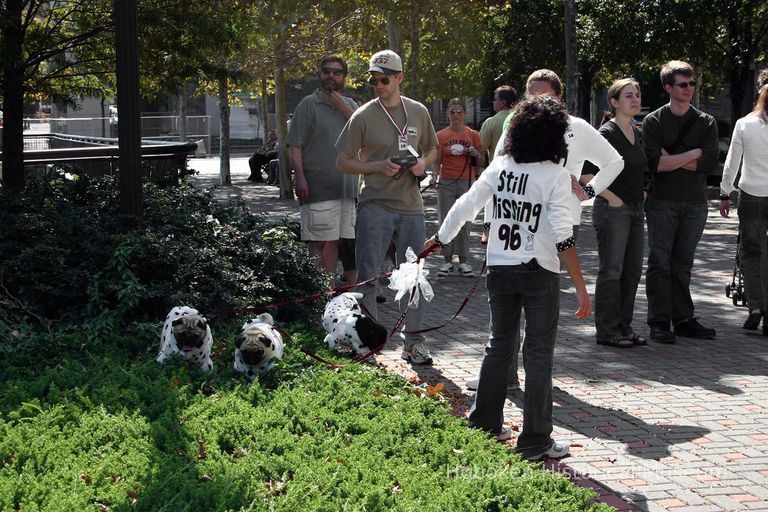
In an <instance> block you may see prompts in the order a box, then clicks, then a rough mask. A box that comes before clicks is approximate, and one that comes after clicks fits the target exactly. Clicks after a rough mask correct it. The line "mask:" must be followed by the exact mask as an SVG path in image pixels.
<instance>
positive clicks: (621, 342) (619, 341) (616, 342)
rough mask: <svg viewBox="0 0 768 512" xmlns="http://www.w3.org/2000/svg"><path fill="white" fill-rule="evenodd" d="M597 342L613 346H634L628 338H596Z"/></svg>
mask: <svg viewBox="0 0 768 512" xmlns="http://www.w3.org/2000/svg"><path fill="white" fill-rule="evenodd" d="M597 344H598V345H605V346H607V347H613V348H632V347H634V346H635V342H634V341H633V340H632V339H630V338H611V339H609V340H597Z"/></svg>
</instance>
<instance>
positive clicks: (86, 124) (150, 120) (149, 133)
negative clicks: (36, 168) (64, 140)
mask: <svg viewBox="0 0 768 512" xmlns="http://www.w3.org/2000/svg"><path fill="white" fill-rule="evenodd" d="M117 121H118V118H117V117H75V116H72V117H31V118H25V119H24V136H25V147H24V149H25V151H26V150H27V145H26V144H27V142H26V137H27V136H33V135H43V134H51V133H55V134H59V135H62V134H66V135H79V136H83V137H101V138H105V139H106V138H116V137H117V128H118V122H117ZM180 128H181V117H180V116H174V115H163V114H157V115H143V116H141V138H142V139H143V140H158V141H170V142H180V141H181V129H180ZM186 138H187V140H191V141H194V142H196V143H197V144H198V153H197V155H198V156H209V155H210V151H211V116H187V137H186ZM41 143H42V142H40V141H33V137H30V142H29V144H41ZM35 149H45V148H40V147H38V146H30V147H29V150H35Z"/></svg>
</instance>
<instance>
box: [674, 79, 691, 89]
mask: <svg viewBox="0 0 768 512" xmlns="http://www.w3.org/2000/svg"><path fill="white" fill-rule="evenodd" d="M672 87H679V88H681V89H687V88H688V87H696V80H689V81H687V82H680V83H679V84H672Z"/></svg>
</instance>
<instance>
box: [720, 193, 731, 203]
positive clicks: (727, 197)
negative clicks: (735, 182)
mask: <svg viewBox="0 0 768 512" xmlns="http://www.w3.org/2000/svg"><path fill="white" fill-rule="evenodd" d="M720 200H721V201H730V200H731V196H727V195H725V194H723V195H721V196H720Z"/></svg>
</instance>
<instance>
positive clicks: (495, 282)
mask: <svg viewBox="0 0 768 512" xmlns="http://www.w3.org/2000/svg"><path fill="white" fill-rule="evenodd" d="M486 287H487V288H488V303H489V304H490V309H491V333H490V336H489V338H488V344H487V345H486V347H485V354H484V357H483V363H482V365H481V366H480V382H479V383H478V386H477V395H476V396H475V402H474V403H473V404H472V408H471V409H470V413H469V422H470V423H471V424H473V425H474V426H476V427H478V428H481V429H483V430H487V431H489V432H499V431H500V430H501V426H502V424H503V423H504V400H506V397H507V380H508V374H509V369H510V365H511V364H512V358H513V356H514V355H515V354H517V351H518V350H519V348H520V336H519V333H520V313H521V310H524V311H525V318H526V322H525V341H524V343H523V367H524V368H525V398H524V401H523V429H522V432H521V433H520V436H519V437H518V438H517V451H518V452H520V453H522V454H523V455H534V454H536V453H540V452H541V451H543V450H546V449H548V448H549V447H550V446H551V445H552V438H551V434H552V366H553V360H554V354H555V336H556V334H557V320H558V316H559V313H560V276H559V275H558V274H555V273H553V272H550V271H549V270H546V269H543V268H542V267H541V266H540V265H539V264H538V263H537V262H536V260H532V261H530V262H529V263H524V264H521V265H513V266H493V267H489V268H488V276H487V278H486Z"/></svg>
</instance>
